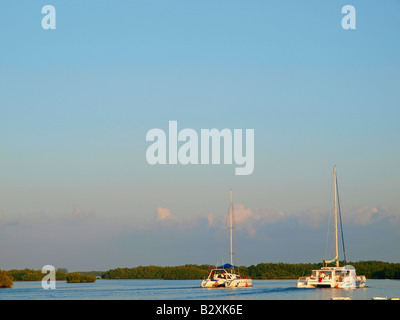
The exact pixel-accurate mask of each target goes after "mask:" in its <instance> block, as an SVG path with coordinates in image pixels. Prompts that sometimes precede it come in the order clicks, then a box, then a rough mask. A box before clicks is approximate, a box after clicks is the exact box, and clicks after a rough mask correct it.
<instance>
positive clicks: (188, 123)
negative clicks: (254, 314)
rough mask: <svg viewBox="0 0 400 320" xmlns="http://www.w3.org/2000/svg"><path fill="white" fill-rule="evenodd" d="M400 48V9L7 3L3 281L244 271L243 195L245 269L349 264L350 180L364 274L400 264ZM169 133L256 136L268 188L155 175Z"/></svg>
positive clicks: (188, 173)
mask: <svg viewBox="0 0 400 320" xmlns="http://www.w3.org/2000/svg"><path fill="white" fill-rule="evenodd" d="M49 4H50V5H53V6H54V8H55V10H56V16H55V17H56V28H55V29H43V28H42V19H43V18H44V17H45V16H46V14H43V13H42V7H43V6H45V5H49ZM349 4H350V5H353V6H354V8H355V10H356V29H353V30H351V29H350V30H345V29H343V28H342V18H343V17H344V16H345V14H343V13H342V7H343V6H345V5H349ZM399 31H400V1H398V0H387V1H385V2H382V3H379V4H377V2H376V1H371V0H364V1H357V0H349V1H336V0H335V1H316V0H315V1H311V0H310V1H295V0H288V1H261V0H254V1H250V2H249V1H243V0H234V1H232V0H231V1H225V0H219V1H210V0H206V1H183V0H171V1H161V0H151V1H139V0H134V1H122V0H117V1H103V0H96V1H94V0H93V1H92V0H86V1H78V0H70V1H65V0H64V1H62V0H46V1H39V0H29V1H28V0H20V1H9V0H7V1H3V2H2V3H1V7H0V39H1V42H0V46H1V50H0V148H1V149H0V159H1V162H0V165H1V166H0V269H6V270H7V269H23V268H34V269H40V268H41V267H42V266H44V265H48V264H50V265H54V266H55V267H56V268H67V269H68V270H70V271H77V270H78V271H85V270H108V269H111V268H117V267H135V266H139V265H150V264H152V265H163V266H165V265H182V264H187V263H194V264H216V263H219V262H227V261H228V258H227V256H226V255H225V253H226V248H225V245H226V242H227V240H228V238H227V237H228V233H227V230H226V228H225V217H226V214H227V213H228V209H229V190H230V189H232V190H233V203H234V209H235V210H234V213H235V221H236V231H237V246H238V253H237V256H236V257H237V260H238V264H240V265H246V266H249V265H251V264H257V263H261V262H287V263H300V262H304V263H307V262H320V261H322V259H324V258H326V259H331V258H332V257H325V256H324V255H325V254H326V252H327V251H328V250H327V245H326V243H325V242H326V238H327V234H331V228H332V222H330V223H329V221H330V220H332V219H330V214H329V211H330V208H331V207H332V192H331V190H332V174H333V167H334V166H335V165H336V167H337V172H338V184H339V192H340V200H341V209H342V210H341V211H342V218H343V229H344V236H345V244H346V255H347V259H348V260H350V261H361V260H382V261H388V262H399V257H400V249H399V246H398V243H400V197H399V194H400V169H399V165H398V164H399V163H400V148H399V138H400V129H399V125H398V121H399V118H400V111H399V102H400V90H399V88H400V59H399V56H400V41H399V40H398V34H399ZM169 121H177V126H178V131H180V130H182V129H185V128H189V129H192V130H194V131H195V132H197V133H198V136H199V137H200V132H201V130H202V129H213V128H216V129H218V130H222V129H224V128H227V129H229V130H231V132H233V130H234V129H242V130H243V132H244V131H245V130H246V129H253V130H254V171H253V172H252V174H250V175H235V168H236V167H237V165H236V164H235V163H233V164H223V163H221V164H208V165H207V164H198V165H196V164H188V165H183V164H180V163H178V164H164V165H161V164H156V165H151V164H149V163H148V161H147V159H146V150H147V149H148V147H149V146H150V145H151V144H152V142H149V141H146V134H147V133H148V131H149V130H151V129H154V128H159V129H161V130H163V131H164V132H165V133H166V135H167V136H168V133H169V132H168V128H169V127H168V126H169ZM182 144H183V142H180V143H179V144H178V147H179V146H181V145H182Z"/></svg>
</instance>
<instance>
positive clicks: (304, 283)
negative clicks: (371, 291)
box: [297, 276, 366, 289]
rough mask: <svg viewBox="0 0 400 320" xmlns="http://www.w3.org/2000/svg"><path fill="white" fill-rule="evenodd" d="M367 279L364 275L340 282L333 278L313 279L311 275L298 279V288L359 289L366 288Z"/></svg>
mask: <svg viewBox="0 0 400 320" xmlns="http://www.w3.org/2000/svg"><path fill="white" fill-rule="evenodd" d="M365 284H366V279H365V277H364V276H361V277H357V279H356V280H354V279H345V280H344V281H341V282H338V281H335V280H332V279H328V280H324V279H312V278H309V277H306V278H301V279H299V280H298V281H297V288H337V289H357V288H364V287H365Z"/></svg>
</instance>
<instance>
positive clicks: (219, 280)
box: [201, 189, 253, 288]
mask: <svg viewBox="0 0 400 320" xmlns="http://www.w3.org/2000/svg"><path fill="white" fill-rule="evenodd" d="M233 229H234V226H233V208H232V189H231V190H230V205H229V233H230V258H231V263H226V264H224V265H221V266H219V267H216V268H214V269H212V270H211V271H210V274H209V275H208V278H207V279H204V280H203V281H201V286H202V287H204V288H218V287H226V288H240V287H251V286H253V281H252V280H251V279H250V278H247V277H244V278H243V277H242V276H240V274H236V273H235V272H234V269H237V266H234V265H233V237H232V232H233ZM227 269H230V272H228V271H227Z"/></svg>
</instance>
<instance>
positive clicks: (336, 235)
mask: <svg viewBox="0 0 400 320" xmlns="http://www.w3.org/2000/svg"><path fill="white" fill-rule="evenodd" d="M333 181H334V189H335V245H336V251H335V253H336V256H335V259H336V261H335V263H336V267H339V259H338V258H339V252H338V230H337V229H338V228H337V227H338V223H337V185H336V182H337V180H336V166H334V167H333Z"/></svg>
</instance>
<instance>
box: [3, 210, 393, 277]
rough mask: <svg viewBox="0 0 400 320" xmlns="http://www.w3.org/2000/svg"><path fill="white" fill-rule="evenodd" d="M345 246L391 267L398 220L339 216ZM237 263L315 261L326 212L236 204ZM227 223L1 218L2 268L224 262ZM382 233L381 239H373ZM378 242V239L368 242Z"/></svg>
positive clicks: (374, 214) (164, 213)
mask: <svg viewBox="0 0 400 320" xmlns="http://www.w3.org/2000/svg"><path fill="white" fill-rule="evenodd" d="M342 211H343V212H342V216H343V224H344V226H345V227H344V229H345V235H346V242H347V244H349V245H350V247H352V248H356V250H355V251H356V255H353V256H354V257H355V259H358V260H367V259H376V260H385V261H396V262H398V257H399V256H400V252H399V249H398V248H397V245H396V243H397V244H398V243H400V214H399V212H398V211H396V210H394V209H392V208H389V207H388V206H387V205H378V206H373V207H371V206H360V207H350V208H346V209H343V210H342ZM234 216H235V221H234V222H235V225H236V229H237V236H238V246H239V248H240V256H241V260H240V262H241V264H245V265H249V264H256V263H259V262H267V261H276V262H279V261H283V262H309V261H312V262H314V261H315V260H316V261H320V258H321V257H320V256H319V254H320V252H321V247H323V245H322V240H323V239H324V234H325V233H326V230H327V229H326V226H327V217H328V212H324V211H321V210H319V209H317V208H311V209H308V210H304V211H302V212H296V213H292V212H282V211H279V210H274V209H270V208H256V209H251V208H247V207H246V206H245V205H243V204H235V205H234ZM227 222H228V221H227V217H226V216H221V215H220V214H215V213H212V212H209V213H204V214H203V215H200V216H198V217H189V216H178V215H176V214H175V213H174V211H173V209H170V208H164V207H162V206H158V207H157V208H156V209H155V213H154V215H153V219H149V221H147V222H144V223H137V222H136V221H135V220H134V219H133V218H131V219H129V218H127V219H122V218H118V217H112V218H111V217H104V216H99V215H97V214H96V213H95V212H90V211H83V210H81V209H79V208H76V207H75V208H74V209H73V210H72V212H71V213H70V214H65V215H60V216H52V215H49V214H46V213H43V212H35V213H31V214H27V215H19V216H17V217H15V216H14V217H7V216H5V215H4V214H3V215H0V258H1V264H2V265H1V266H0V269H10V268H26V267H28V268H30V267H31V268H40V267H41V266H43V265H45V264H52V265H54V266H56V267H66V268H67V269H69V270H91V269H92V270H93V269H102V270H107V269H109V268H115V267H123V266H137V265H147V264H157V265H177V264H185V263H199V264H200V263H215V262H216V261H217V260H219V261H222V260H221V259H222V258H221V256H222V255H223V254H224V248H223V244H224V243H226V240H227V237H228V233H227V229H226V226H227ZM378 231H379V232H380V234H382V233H383V234H385V236H384V237H382V236H380V237H378ZM374 235H376V236H374Z"/></svg>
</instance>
